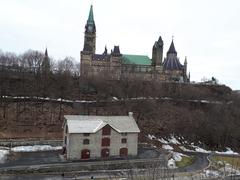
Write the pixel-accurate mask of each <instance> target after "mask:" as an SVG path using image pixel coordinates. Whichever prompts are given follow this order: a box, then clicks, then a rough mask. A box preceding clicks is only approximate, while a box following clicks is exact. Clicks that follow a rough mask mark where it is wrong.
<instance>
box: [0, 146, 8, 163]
mask: <svg viewBox="0 0 240 180" xmlns="http://www.w3.org/2000/svg"><path fill="white" fill-rule="evenodd" d="M8 154H9V151H8V150H5V149H0V164H2V163H4V161H5V160H6V159H7V155H8Z"/></svg>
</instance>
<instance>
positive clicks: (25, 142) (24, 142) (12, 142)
mask: <svg viewBox="0 0 240 180" xmlns="http://www.w3.org/2000/svg"><path fill="white" fill-rule="evenodd" d="M34 145H51V146H62V140H36V139H8V140H3V139H0V146H4V147H16V146H34Z"/></svg>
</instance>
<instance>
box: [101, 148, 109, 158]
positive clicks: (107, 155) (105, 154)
mask: <svg viewBox="0 0 240 180" xmlns="http://www.w3.org/2000/svg"><path fill="white" fill-rule="evenodd" d="M101 157H102V158H107V157H109V149H102V152H101Z"/></svg>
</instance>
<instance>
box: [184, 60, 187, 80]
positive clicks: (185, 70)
mask: <svg viewBox="0 0 240 180" xmlns="http://www.w3.org/2000/svg"><path fill="white" fill-rule="evenodd" d="M184 74H185V75H186V76H187V57H185V60H184Z"/></svg>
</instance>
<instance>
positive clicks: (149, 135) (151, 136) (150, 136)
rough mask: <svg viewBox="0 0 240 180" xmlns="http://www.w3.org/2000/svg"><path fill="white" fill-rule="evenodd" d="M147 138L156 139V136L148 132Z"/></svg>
mask: <svg viewBox="0 0 240 180" xmlns="http://www.w3.org/2000/svg"><path fill="white" fill-rule="evenodd" d="M148 139H150V140H154V139H156V137H155V136H154V135H151V134H148Z"/></svg>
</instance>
